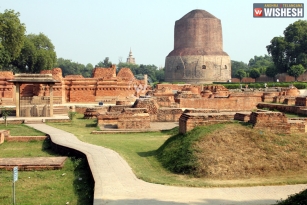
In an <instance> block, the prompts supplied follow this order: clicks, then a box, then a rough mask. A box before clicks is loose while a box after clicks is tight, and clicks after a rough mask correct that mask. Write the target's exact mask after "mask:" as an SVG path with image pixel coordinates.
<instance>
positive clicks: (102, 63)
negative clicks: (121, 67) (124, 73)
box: [95, 57, 112, 68]
mask: <svg viewBox="0 0 307 205" xmlns="http://www.w3.org/2000/svg"><path fill="white" fill-rule="evenodd" d="M111 66H112V62H111V61H110V60H109V57H105V59H104V60H103V61H100V62H99V63H97V65H96V66H95V67H101V68H110V67H111Z"/></svg>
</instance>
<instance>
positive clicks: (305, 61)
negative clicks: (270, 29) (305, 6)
mask: <svg viewBox="0 0 307 205" xmlns="http://www.w3.org/2000/svg"><path fill="white" fill-rule="evenodd" d="M267 50H268V53H269V54H270V55H271V56H272V59H273V62H274V64H275V66H276V68H277V69H278V70H279V73H283V72H287V70H289V69H290V67H291V66H292V65H299V64H301V65H302V66H303V67H305V68H306V67H307V20H298V21H296V22H294V23H293V24H290V25H289V26H288V27H287V28H286V29H285V31H284V37H282V36H280V37H274V38H273V39H272V40H271V44H270V45H268V46H267Z"/></svg>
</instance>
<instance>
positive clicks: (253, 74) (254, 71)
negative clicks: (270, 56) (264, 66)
mask: <svg viewBox="0 0 307 205" xmlns="http://www.w3.org/2000/svg"><path fill="white" fill-rule="evenodd" d="M249 77H251V78H253V79H256V78H259V77H260V72H259V70H258V69H256V68H253V69H251V70H250V72H249Z"/></svg>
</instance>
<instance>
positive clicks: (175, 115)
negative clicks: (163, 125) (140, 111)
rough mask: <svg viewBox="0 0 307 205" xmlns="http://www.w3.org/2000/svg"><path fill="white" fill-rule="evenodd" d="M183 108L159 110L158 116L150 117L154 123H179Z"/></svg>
mask: <svg viewBox="0 0 307 205" xmlns="http://www.w3.org/2000/svg"><path fill="white" fill-rule="evenodd" d="M182 113H183V111H182V109H181V108H159V109H158V112H157V114H156V115H150V120H151V121H152V122H178V120H179V118H180V116H181V114H182Z"/></svg>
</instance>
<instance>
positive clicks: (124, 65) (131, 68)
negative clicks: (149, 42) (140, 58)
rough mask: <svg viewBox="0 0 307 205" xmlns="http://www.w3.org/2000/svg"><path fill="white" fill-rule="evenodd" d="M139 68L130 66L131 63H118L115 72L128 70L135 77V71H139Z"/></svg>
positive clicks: (135, 65)
mask: <svg viewBox="0 0 307 205" xmlns="http://www.w3.org/2000/svg"><path fill="white" fill-rule="evenodd" d="M139 67H140V66H139V65H138V64H131V63H123V62H120V63H118V64H117V66H116V71H117V72H119V71H120V69H122V68H130V70H131V71H132V73H133V75H136V74H137V69H139Z"/></svg>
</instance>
